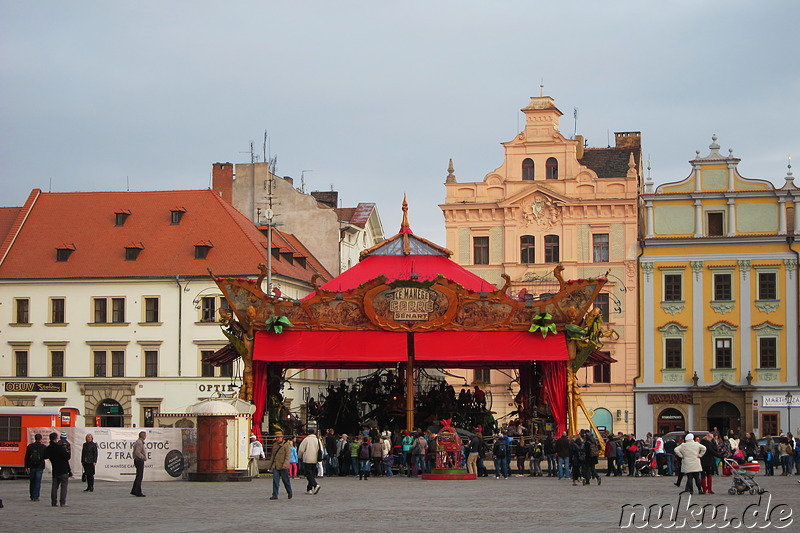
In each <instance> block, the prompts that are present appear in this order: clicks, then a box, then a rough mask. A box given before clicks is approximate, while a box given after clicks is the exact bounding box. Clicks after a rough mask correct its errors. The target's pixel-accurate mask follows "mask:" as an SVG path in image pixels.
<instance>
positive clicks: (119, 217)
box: [114, 211, 131, 226]
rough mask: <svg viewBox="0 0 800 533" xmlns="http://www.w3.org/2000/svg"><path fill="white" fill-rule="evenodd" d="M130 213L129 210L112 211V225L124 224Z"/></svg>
mask: <svg viewBox="0 0 800 533" xmlns="http://www.w3.org/2000/svg"><path fill="white" fill-rule="evenodd" d="M130 215H131V212H130V211H117V212H116V213H114V225H115V226H124V225H125V221H126V220H128V217H129V216H130Z"/></svg>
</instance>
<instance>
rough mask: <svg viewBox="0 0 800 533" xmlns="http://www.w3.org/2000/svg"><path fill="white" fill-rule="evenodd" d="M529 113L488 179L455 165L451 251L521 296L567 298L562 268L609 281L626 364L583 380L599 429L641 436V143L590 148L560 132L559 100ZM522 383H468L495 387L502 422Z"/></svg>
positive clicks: (448, 208)
mask: <svg viewBox="0 0 800 533" xmlns="http://www.w3.org/2000/svg"><path fill="white" fill-rule="evenodd" d="M522 112H523V113H524V114H525V129H524V130H523V131H521V132H520V133H519V134H518V135H517V136H516V137H515V138H514V139H512V140H511V141H509V142H506V143H503V146H504V150H505V157H504V160H503V163H502V164H501V165H500V166H499V167H498V168H497V169H495V170H493V171H491V172H489V173H488V174H487V175H486V176H485V177H484V178H483V179H482V180H479V181H458V180H457V178H456V176H455V174H454V169H453V165H452V162H451V165H450V168H449V172H448V176H447V179H446V182H445V188H446V197H445V202H444V203H443V204H441V205H440V207H441V209H442V212H443V214H444V218H445V227H446V231H447V237H446V238H447V247H448V248H450V249H451V250H453V259H454V260H455V261H456V262H458V263H459V264H461V265H463V266H464V267H466V268H467V269H469V270H471V271H472V272H474V273H475V274H477V275H479V276H481V277H483V278H485V279H487V280H489V281H491V282H492V283H494V284H496V285H497V286H498V287H499V286H502V284H503V279H502V277H501V276H502V274H507V275H508V276H509V277H510V278H511V287H510V288H509V293H510V294H511V295H516V296H518V297H519V298H533V299H536V298H539V297H541V296H542V295H544V294H547V293H551V292H555V291H556V290H558V282H557V280H556V279H555V277H554V276H553V269H554V268H555V267H556V265H558V264H561V265H563V266H564V268H565V270H564V273H563V276H564V278H565V279H580V278H588V277H603V276H606V277H608V279H609V283H608V284H606V286H605V288H604V290H603V292H602V293H601V294H600V295H599V298H598V301H597V306H598V307H600V308H601V310H602V311H603V315H604V318H605V320H606V322H607V327H609V328H613V329H614V330H616V331H617V332H618V333H619V339H618V340H614V341H608V342H606V344H605V346H604V348H603V350H607V351H609V352H610V353H611V356H612V357H613V358H614V359H616V361H617V362H616V363H612V364H606V365H598V366H595V367H592V368H587V369H582V370H580V371H579V373H578V379H579V383H580V385H581V386H582V387H584V388H583V389H582V392H583V398H584V401H585V403H586V405H587V407H588V408H589V409H590V412H591V413H592V417H593V420H594V422H595V424H597V425H598V426H601V427H605V428H606V429H607V430H609V431H614V432H617V431H622V432H628V431H632V430H633V426H634V420H633V389H632V387H633V379H634V377H635V376H636V374H637V349H636V346H637V342H636V341H637V312H636V309H637V308H636V303H637V302H636V293H637V286H636V284H637V277H636V255H637V239H638V237H639V235H638V219H639V209H638V194H639V188H640V183H641V180H640V172H639V169H640V166H641V135H640V133H639V132H626V133H616V134H615V141H616V143H615V146H613V147H608V148H586V147H584V140H583V137H582V136H580V135H578V136H577V137H576V138H575V139H569V138H566V137H565V136H564V135H562V134H561V132H560V131H559V129H558V127H559V117H561V115H562V113H561V112H560V111H559V110H558V108H557V107H556V106H555V103H554V101H553V99H552V98H550V97H548V96H539V97H533V98H531V101H530V103H529V104H528V105H527V106H526V107H525V108H523V109H522ZM513 378H514V376H510V375H507V374H504V373H503V372H500V371H499V370H492V371H491V372H489V373H486V372H485V371H484V372H481V371H475V373H474V374H472V375H470V376H466V380H467V381H469V382H470V383H473V384H475V383H477V384H480V385H484V384H485V385H486V386H487V387H488V390H489V391H490V392H491V397H492V409H493V410H494V411H496V412H497V414H496V415H495V416H496V417H497V418H499V417H502V416H503V415H505V414H506V413H508V412H509V411H511V410H512V409H514V407H513V398H514V396H515V395H516V392H517V388H516V385H517V384H516V383H515V382H514V381H513ZM585 422H586V421H585V420H583V421H582V422H580V423H581V425H584V424H585Z"/></svg>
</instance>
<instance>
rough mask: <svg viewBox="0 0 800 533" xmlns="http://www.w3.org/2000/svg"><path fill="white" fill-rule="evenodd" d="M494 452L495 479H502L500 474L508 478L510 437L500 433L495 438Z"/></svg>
mask: <svg viewBox="0 0 800 533" xmlns="http://www.w3.org/2000/svg"><path fill="white" fill-rule="evenodd" d="M492 454H493V455H494V468H495V479H500V476H503V479H508V461H507V459H508V457H509V454H508V439H507V438H506V436H505V435H500V436H499V437H497V438H496V439H495V441H494V446H493V447H492Z"/></svg>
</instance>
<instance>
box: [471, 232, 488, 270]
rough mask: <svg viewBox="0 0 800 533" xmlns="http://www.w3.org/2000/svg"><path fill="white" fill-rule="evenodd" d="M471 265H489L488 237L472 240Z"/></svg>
mask: <svg viewBox="0 0 800 533" xmlns="http://www.w3.org/2000/svg"><path fill="white" fill-rule="evenodd" d="M472 264H474V265H488V264H489V237H473V238H472Z"/></svg>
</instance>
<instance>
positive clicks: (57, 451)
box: [45, 432, 71, 507]
mask: <svg viewBox="0 0 800 533" xmlns="http://www.w3.org/2000/svg"><path fill="white" fill-rule="evenodd" d="M62 436H63V439H62V441H61V442H59V440H58V433H56V432H53V433H50V445H49V446H48V447H47V449H46V450H45V459H49V460H50V466H51V467H52V469H53V487H52V489H51V490H50V505H52V506H53V507H58V505H59V503H60V504H61V507H67V486H68V485H69V473H70V471H71V469H70V466H69V458H70V449H69V445H68V444H67V436H66V434H62ZM59 487H61V498H59V497H58V488H59Z"/></svg>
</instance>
